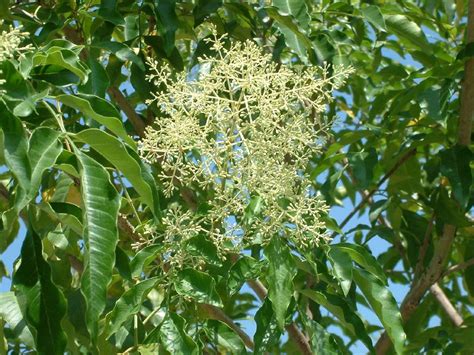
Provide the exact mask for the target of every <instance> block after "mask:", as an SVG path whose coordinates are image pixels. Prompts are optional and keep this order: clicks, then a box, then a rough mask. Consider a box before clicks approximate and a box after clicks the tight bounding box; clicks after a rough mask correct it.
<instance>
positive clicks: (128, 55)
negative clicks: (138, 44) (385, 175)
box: [92, 42, 145, 71]
mask: <svg viewBox="0 0 474 355" xmlns="http://www.w3.org/2000/svg"><path fill="white" fill-rule="evenodd" d="M92 47H95V48H98V49H102V50H103V49H105V50H108V51H110V52H112V53H113V54H115V56H116V57H117V58H118V59H120V60H121V61H122V62H126V61H130V62H132V63H134V64H135V65H137V66H138V67H139V68H140V69H141V70H142V71H145V65H144V64H143V61H142V60H141V59H140V57H139V56H137V55H136V54H135V53H134V52H133V51H132V50H131V49H130V47H128V46H127V45H126V44H124V43H121V42H95V43H93V44H92Z"/></svg>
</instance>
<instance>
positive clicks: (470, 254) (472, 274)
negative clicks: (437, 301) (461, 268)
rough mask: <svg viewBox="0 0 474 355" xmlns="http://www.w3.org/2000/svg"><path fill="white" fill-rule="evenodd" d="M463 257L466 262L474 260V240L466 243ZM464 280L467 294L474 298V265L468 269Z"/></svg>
mask: <svg viewBox="0 0 474 355" xmlns="http://www.w3.org/2000/svg"><path fill="white" fill-rule="evenodd" d="M463 256H464V261H469V260H472V259H474V240H469V241H467V242H466V246H465V248H464V255H463ZM463 278H464V283H465V287H466V290H467V292H468V293H469V295H470V296H471V297H474V265H471V266H469V267H467V268H466V271H465V272H464V275H463Z"/></svg>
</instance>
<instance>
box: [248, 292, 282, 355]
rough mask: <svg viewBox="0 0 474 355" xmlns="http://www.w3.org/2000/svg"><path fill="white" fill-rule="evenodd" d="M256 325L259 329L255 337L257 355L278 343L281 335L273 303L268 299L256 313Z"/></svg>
mask: <svg viewBox="0 0 474 355" xmlns="http://www.w3.org/2000/svg"><path fill="white" fill-rule="evenodd" d="M255 323H256V324H257V329H256V331H255V335H254V337H253V341H254V344H255V349H254V351H255V353H256V354H263V353H265V352H266V351H267V350H270V349H271V347H272V346H273V345H275V344H276V343H278V341H279V339H280V335H281V332H280V330H279V329H278V324H277V321H276V318H275V313H274V312H273V307H272V303H271V301H270V300H269V299H268V298H266V299H265V300H264V302H263V304H262V306H261V307H260V309H259V310H258V311H257V313H255Z"/></svg>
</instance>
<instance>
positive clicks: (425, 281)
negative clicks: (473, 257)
mask: <svg viewBox="0 0 474 355" xmlns="http://www.w3.org/2000/svg"><path fill="white" fill-rule="evenodd" d="M468 6H469V8H468V15H467V27H466V43H467V44H469V43H474V0H469V5H468ZM464 69H465V70H464V79H463V83H462V89H461V107H460V116H459V125H458V143H459V144H461V145H464V146H468V145H469V144H470V143H471V129H472V128H471V127H472V120H473V118H474V58H470V59H468V60H467V61H466V63H465V67H464ZM455 236H456V227H454V226H452V225H450V224H445V225H444V228H443V234H442V236H441V238H440V240H439V241H438V243H437V245H436V247H435V250H434V255H433V258H432V260H431V262H430V265H429V267H428V268H427V269H426V270H425V272H424V273H423V274H422V275H421V276H420V278H419V279H418V280H417V279H415V281H414V282H413V284H412V288H411V289H410V291H409V292H408V294H407V295H406V297H405V299H404V300H403V303H402V307H401V310H400V311H401V314H402V318H403V320H404V321H407V320H408V319H410V317H411V315H412V314H413V312H414V311H415V309H416V307H417V306H418V304H419V302H420V300H421V299H422V297H423V296H424V294H425V293H426V291H427V290H428V289H429V288H430V287H431V286H432V285H433V284H434V283H435V282H436V281H438V280H439V279H440V277H441V276H442V274H443V268H444V267H445V265H446V262H447V259H448V257H449V255H450V252H451V246H452V244H453V241H454V237H455ZM391 346H392V343H391V341H390V339H389V338H388V336H387V333H386V332H385V333H384V334H382V336H381V337H380V339H379V340H378V342H377V344H376V346H375V349H376V353H377V354H378V355H381V354H386V353H387V352H388V351H389V350H390V348H391Z"/></svg>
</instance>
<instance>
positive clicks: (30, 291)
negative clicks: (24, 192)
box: [13, 229, 66, 354]
mask: <svg viewBox="0 0 474 355" xmlns="http://www.w3.org/2000/svg"><path fill="white" fill-rule="evenodd" d="M13 284H14V285H15V288H16V289H17V290H18V291H19V294H18V297H19V299H21V303H22V304H25V315H26V317H25V318H26V321H27V323H28V324H29V325H30V326H31V327H32V328H34V329H35V333H36V336H35V344H36V348H37V350H38V352H39V353H44V354H47V353H53V354H62V353H63V352H64V350H65V347H66V335H65V333H64V331H63V330H62V328H61V320H62V318H63V317H64V316H65V315H66V301H65V299H64V296H63V294H62V293H61V291H60V290H59V289H58V288H57V287H56V285H55V284H54V283H53V282H52V280H51V268H50V266H49V264H48V263H47V262H46V261H45V260H44V259H43V247H42V243H41V239H40V237H39V236H38V235H37V234H36V233H35V232H34V231H32V230H31V229H30V230H29V231H28V233H27V235H26V238H25V240H24V242H23V246H22V248H21V263H20V266H19V267H18V269H17V270H16V272H15V274H14V276H13Z"/></svg>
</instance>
